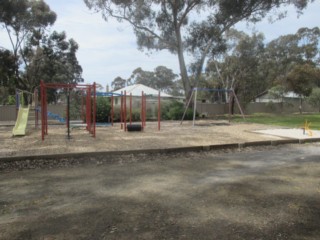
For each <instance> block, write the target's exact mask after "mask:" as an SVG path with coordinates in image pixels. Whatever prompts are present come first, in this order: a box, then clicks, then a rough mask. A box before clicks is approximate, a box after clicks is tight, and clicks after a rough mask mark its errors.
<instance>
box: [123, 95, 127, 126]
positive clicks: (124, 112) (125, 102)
mask: <svg viewBox="0 0 320 240" xmlns="http://www.w3.org/2000/svg"><path fill="white" fill-rule="evenodd" d="M123 98H124V99H123V102H124V103H123V108H124V109H123V123H124V131H125V132H126V131H127V91H124V96H123Z"/></svg>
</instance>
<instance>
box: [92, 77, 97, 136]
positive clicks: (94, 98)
mask: <svg viewBox="0 0 320 240" xmlns="http://www.w3.org/2000/svg"><path fill="white" fill-rule="evenodd" d="M96 103H97V96H96V83H95V82H94V83H93V137H94V138H95V137H96V114H97V108H96V105H97V104H96Z"/></svg>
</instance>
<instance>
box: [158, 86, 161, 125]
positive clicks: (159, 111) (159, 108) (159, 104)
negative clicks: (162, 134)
mask: <svg viewBox="0 0 320 240" xmlns="http://www.w3.org/2000/svg"><path fill="white" fill-rule="evenodd" d="M160 122H161V101H160V91H159V94H158V131H160Z"/></svg>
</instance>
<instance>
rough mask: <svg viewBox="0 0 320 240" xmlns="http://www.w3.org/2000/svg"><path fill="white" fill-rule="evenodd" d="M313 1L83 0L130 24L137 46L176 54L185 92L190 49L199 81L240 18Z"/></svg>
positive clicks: (254, 18) (251, 18)
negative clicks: (208, 59)
mask: <svg viewBox="0 0 320 240" xmlns="http://www.w3.org/2000/svg"><path fill="white" fill-rule="evenodd" d="M310 1H312V0H300V1H289V0H270V1H265V0H252V1H246V0H241V1H237V3H236V4H235V2H234V1H233V0H221V1H212V0H188V1H180V0H168V1H158V0H147V1H140V0H139V1H136V0H84V2H85V3H86V5H87V6H88V7H89V8H90V9H94V10H95V11H99V12H101V13H102V16H103V17H104V19H106V20H107V19H108V18H109V17H113V18H116V19H117V20H119V21H126V22H128V23H130V24H131V26H132V27H133V30H134V33H135V35H136V37H137V44H138V47H139V48H141V49H144V48H146V49H148V50H164V49H166V50H168V51H170V52H172V53H174V54H177V56H178V61H179V66H180V75H181V79H182V82H183V87H184V90H185V96H186V97H188V96H189V92H190V90H191V83H190V79H189V76H188V71H187V66H186V61H185V53H186V51H190V52H192V53H193V54H194V56H195V61H194V64H195V66H196V68H195V69H196V71H195V75H196V77H195V79H196V82H197V81H198V80H199V76H201V72H202V69H203V65H204V63H205V60H206V58H207V56H208V54H209V53H211V54H212V53H220V52H221V51H223V48H224V45H223V35H224V33H225V31H226V30H228V29H230V28H231V27H232V26H234V25H235V24H236V23H238V22H240V21H242V20H247V21H253V22H256V21H259V20H261V19H262V18H263V17H265V16H266V14H267V13H268V12H269V11H270V10H271V9H274V8H278V7H280V6H285V5H289V4H294V5H295V6H296V7H297V8H298V9H299V10H302V9H303V8H304V7H306V5H307V4H308V2H310Z"/></svg>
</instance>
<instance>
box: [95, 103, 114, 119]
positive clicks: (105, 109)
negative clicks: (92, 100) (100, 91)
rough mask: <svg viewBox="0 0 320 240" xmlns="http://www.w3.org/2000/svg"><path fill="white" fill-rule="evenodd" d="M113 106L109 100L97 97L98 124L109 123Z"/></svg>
mask: <svg viewBox="0 0 320 240" xmlns="http://www.w3.org/2000/svg"><path fill="white" fill-rule="evenodd" d="M110 110H111V104H110V100H109V98H106V97H97V113H96V121H97V122H108V118H109V116H110Z"/></svg>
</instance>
